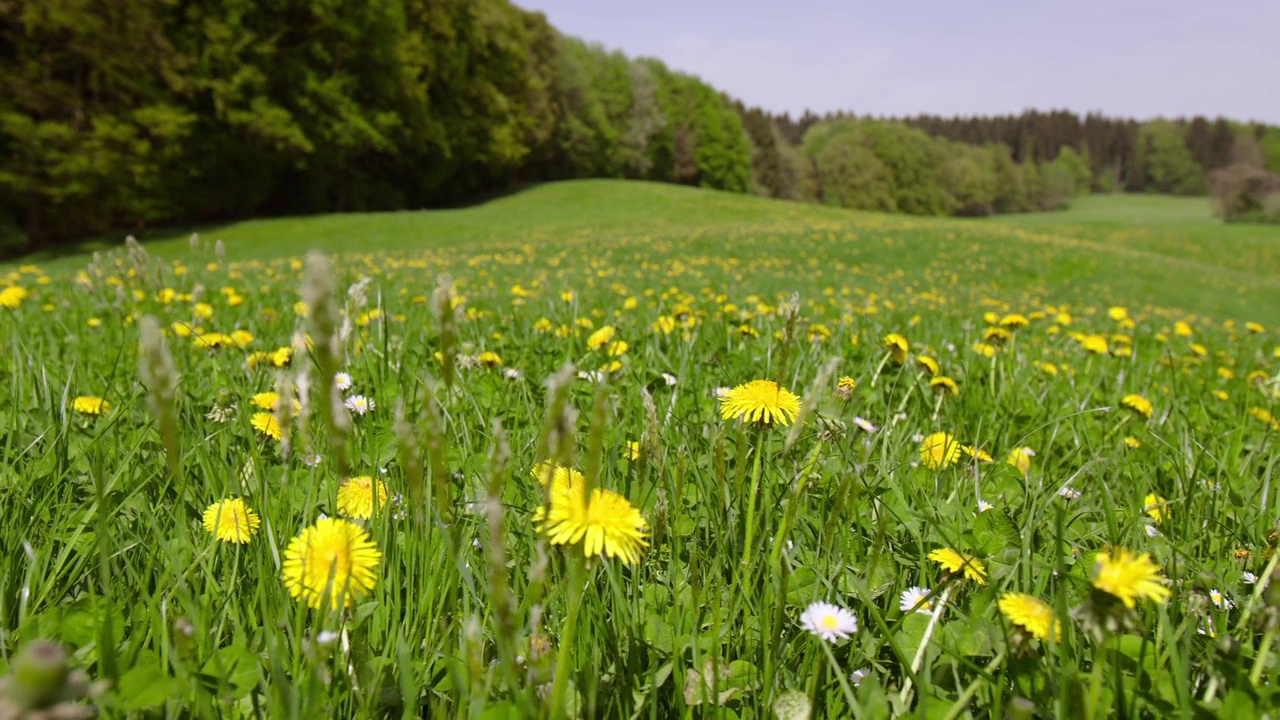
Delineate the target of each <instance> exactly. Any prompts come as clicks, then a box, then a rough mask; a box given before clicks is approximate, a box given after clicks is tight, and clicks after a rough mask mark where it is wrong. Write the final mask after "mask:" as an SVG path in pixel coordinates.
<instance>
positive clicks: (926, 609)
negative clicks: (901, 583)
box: [898, 586, 933, 615]
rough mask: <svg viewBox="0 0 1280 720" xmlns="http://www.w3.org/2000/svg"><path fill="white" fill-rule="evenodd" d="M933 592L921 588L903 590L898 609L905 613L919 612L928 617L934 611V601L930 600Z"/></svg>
mask: <svg viewBox="0 0 1280 720" xmlns="http://www.w3.org/2000/svg"><path fill="white" fill-rule="evenodd" d="M931 592H933V591H932V590H930V589H929V588H922V587H919V586H916V587H909V588H907V589H906V590H903V591H902V596H901V597H900V598H899V599H898V609H899V610H901V611H902V612H904V613H909V612H918V613H923V614H925V615H928V614H929V613H930V612H931V611H932V610H933V601H932V600H930V599H929V594H930V593H931Z"/></svg>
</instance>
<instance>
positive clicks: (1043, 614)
mask: <svg viewBox="0 0 1280 720" xmlns="http://www.w3.org/2000/svg"><path fill="white" fill-rule="evenodd" d="M998 605H999V607H1000V612H1001V613H1003V614H1004V616H1005V617H1007V618H1009V622H1011V623H1013V624H1014V625H1017V626H1018V627H1020V628H1022V629H1023V630H1026V631H1027V632H1029V633H1031V634H1032V635H1034V636H1035V637H1038V638H1040V639H1041V640H1047V639H1049V633H1051V632H1052V633H1053V636H1054V639H1055V640H1061V639H1062V624H1061V623H1059V622H1058V621H1057V620H1055V619H1054V617H1053V608H1052V607H1051V606H1050V605H1049V603H1047V602H1045V601H1043V600H1041V599H1040V598H1038V597H1035V596H1034V595H1024V594H1022V593H1013V592H1010V593H1005V594H1004V595H1002V596H1001V597H1000V602H999V603H998Z"/></svg>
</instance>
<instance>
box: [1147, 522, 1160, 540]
mask: <svg viewBox="0 0 1280 720" xmlns="http://www.w3.org/2000/svg"><path fill="white" fill-rule="evenodd" d="M1146 531H1147V537H1156V536H1157V535H1159V534H1160V531H1159V530H1157V529H1156V526H1155V525H1148V526H1146Z"/></svg>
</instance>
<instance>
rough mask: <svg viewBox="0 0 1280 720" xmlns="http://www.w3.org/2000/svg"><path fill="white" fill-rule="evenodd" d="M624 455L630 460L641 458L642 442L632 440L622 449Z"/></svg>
mask: <svg viewBox="0 0 1280 720" xmlns="http://www.w3.org/2000/svg"><path fill="white" fill-rule="evenodd" d="M622 456H623V457H625V458H626V459H628V460H631V461H635V460H639V459H640V443H639V442H637V441H635V440H631V441H628V442H627V444H626V446H625V447H623V449H622Z"/></svg>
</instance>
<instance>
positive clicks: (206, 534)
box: [0, 181, 1280, 718]
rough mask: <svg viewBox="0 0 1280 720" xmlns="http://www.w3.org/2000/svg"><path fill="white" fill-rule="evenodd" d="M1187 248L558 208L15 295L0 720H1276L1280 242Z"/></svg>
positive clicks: (232, 243)
mask: <svg viewBox="0 0 1280 720" xmlns="http://www.w3.org/2000/svg"><path fill="white" fill-rule="evenodd" d="M1201 203H1203V201H1198V200H1178V199H1168V198H1154V197H1091V198H1084V199H1081V200H1079V201H1077V203H1076V205H1075V207H1074V208H1073V209H1072V210H1070V211H1066V212H1063V213H1056V214H1047V215H1028V216H1013V217H1006V218H993V219H984V220H941V219H920V218H907V217H900V216H887V215H877V214H866V213H850V212H846V211H842V210H835V209H830V208H822V207H814V206H807V205H799V204H791V203H782V202H774V201H767V200H761V199H757V198H750V197H743V196H735V195H727V194H721V193H713V192H703V191H698V190H692V189H689V188H680V187H672V186H664V185H653V184H643V183H628V182H608V181H598V182H597V181H592V182H570V183H559V184H552V185H545V186H540V187H536V188H532V189H530V190H527V191H525V192H522V193H518V194H515V195H511V196H507V197H504V198H500V199H497V200H494V201H492V202H490V203H487V204H485V205H481V206H476V207H472V208H467V209H460V210H449V211H432V212H413V213H411V212H404V213H393V214H378V215H344V216H326V217H315V218H290V219H279V220H261V221H250V222H242V223H236V224H233V225H227V226H223V227H218V228H201V229H199V233H200V234H199V237H198V238H197V239H195V240H191V239H190V238H189V235H190V231H182V232H172V233H168V234H166V233H155V234H154V235H149V236H144V237H143V238H142V239H143V240H144V245H143V246H141V247H133V248H131V249H128V250H125V249H118V248H117V249H111V250H109V251H106V250H104V251H103V252H102V254H100V255H99V256H98V257H97V259H96V260H92V261H91V259H90V258H89V257H88V256H87V255H68V256H64V257H60V258H54V257H39V258H33V259H30V260H25V261H23V263H22V264H21V265H18V264H15V265H13V266H10V267H6V268H5V269H4V270H2V271H0V278H4V279H3V280H0V286H4V285H7V286H8V288H7V289H3V290H0V304H3V305H4V308H3V309H0V338H2V339H0V387H4V388H5V389H6V391H7V393H8V394H7V396H6V397H7V399H8V402H7V403H6V405H5V408H4V410H3V412H0V500H2V501H3V503H4V504H3V507H4V509H5V514H4V518H5V519H4V522H3V523H0V547H2V548H4V549H5V552H4V553H3V555H0V629H2V630H0V671H3V672H12V673H13V675H12V677H11V679H9V680H8V681H6V682H7V683H8V687H7V688H6V690H5V691H3V692H0V716H3V712H4V711H5V710H7V709H9V708H11V707H17V706H18V705H23V706H24V707H29V706H31V705H39V704H48V703H52V702H54V701H56V700H59V699H66V698H67V697H73V696H76V697H78V696H81V695H84V694H86V693H87V694H91V695H93V696H94V699H93V701H94V702H96V703H97V704H98V705H100V707H101V708H102V711H103V712H104V713H105V714H106V715H108V716H122V715H133V714H141V713H150V714H152V715H155V716H162V715H171V716H183V717H271V718H275V717H417V716H421V715H431V716H433V717H476V718H507V717H525V716H535V717H536V716H552V717H554V716H573V717H632V718H668V717H752V718H766V717H773V716H776V717H784V718H799V717H808V716H809V715H806V714H804V713H806V712H811V714H812V716H814V717H849V716H855V717H867V718H871V717H882V716H885V715H888V714H904V713H916V714H917V715H919V716H921V717H1004V716H1006V715H1008V716H1010V717H1032V716H1043V717H1054V716H1057V717H1077V716H1084V717H1103V716H1129V717H1139V716H1165V715H1172V714H1182V715H1186V716H1230V717H1262V716H1263V714H1264V713H1266V712H1273V710H1271V708H1273V707H1274V706H1275V703H1276V695H1275V688H1276V687H1277V686H1278V685H1280V660H1278V659H1277V658H1278V657H1280V648H1278V647H1277V646H1276V636H1277V633H1278V632H1280V596H1278V595H1277V590H1280V584H1278V583H1276V582H1274V578H1276V566H1277V559H1278V558H1280V556H1278V555H1277V554H1276V553H1275V548H1276V545H1277V531H1278V530H1280V498H1277V488H1276V487H1275V481H1276V480H1277V479H1278V478H1280V472H1278V470H1277V466H1278V465H1280V454H1278V453H1277V451H1276V448H1277V445H1276V443H1277V437H1276V436H1277V433H1278V432H1280V422H1277V420H1276V414H1280V408H1277V407H1276V406H1277V404H1280V403H1278V400H1280V382H1278V381H1277V373H1278V370H1277V368H1280V333H1278V332H1277V330H1276V329H1277V326H1280V237H1277V235H1276V234H1275V232H1274V231H1272V230H1270V229H1267V228H1253V227H1239V226H1232V227H1225V226H1222V225H1219V224H1217V223H1215V222H1214V221H1213V220H1212V218H1210V217H1209V215H1208V211H1207V207H1206V206H1204V205H1203V204H1201ZM218 240H221V241H222V250H221V251H219V250H218V249H217V247H216V245H215V243H216V241H218ZM143 248H145V249H143ZM82 249H84V250H93V249H95V248H94V246H93V245H92V244H89V245H86V246H85V247H84V248H82ZM99 249H100V250H101V248H99ZM309 249H319V250H322V251H324V252H325V253H328V254H330V255H331V256H332V257H333V262H332V263H328V262H326V261H324V260H323V259H322V258H318V257H307V256H306V255H305V253H306V251H307V250H309ZM219 252H221V256H219ZM15 288H21V290H18V289H15ZM753 381H763V382H761V383H755V384H752V383H753ZM770 383H776V384H777V385H778V386H781V388H782V389H785V390H787V391H789V392H785V393H784V392H781V391H779V390H777V389H775V388H774V386H773V385H770ZM270 393H275V395H271V394H270ZM790 393H794V395H795V397H794V398H793V397H792V395H791V394H790ZM762 418H763V419H762ZM224 501H225V502H224ZM241 503H243V504H241ZM1126 549H1129V550H1132V551H1133V552H1134V553H1135V554H1129V553H1128V552H1126ZM819 602H822V603H829V604H830V605H818V604H816V603H819ZM855 624H856V628H855V627H854V625H855ZM40 638H47V639H52V640H54V641H57V642H58V643H60V644H61V645H62V646H63V647H64V648H66V649H67V650H68V651H69V652H70V659H69V662H70V666H71V667H74V668H76V669H77V671H81V672H83V673H85V674H86V676H87V677H88V678H92V679H95V680H100V681H103V684H102V685H99V686H93V687H92V688H88V687H87V686H85V684H84V683H83V682H80V680H81V678H80V677H78V676H77V677H71V678H64V677H63V676H62V675H61V674H60V673H58V672H52V673H39V672H34V671H32V670H31V667H32V666H33V665H36V666H39V665H40V662H37V661H33V660H31V659H30V658H26V659H24V658H23V657H22V656H21V653H20V652H19V650H20V648H22V647H23V646H24V645H26V644H27V643H30V642H31V641H33V640H36V639H40ZM45 662H48V661H47V660H46V661H45ZM53 664H54V665H55V666H56V663H53ZM55 669H56V667H55ZM19 670H21V672H19ZM14 688H24V689H25V693H26V694H25V695H23V694H15V692H14V691H13V689H14ZM33 688H34V689H33ZM59 693H60V694H61V695H59ZM15 698H18V699H15ZM33 698H34V699H33ZM4 703H8V705H5V704H4Z"/></svg>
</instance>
